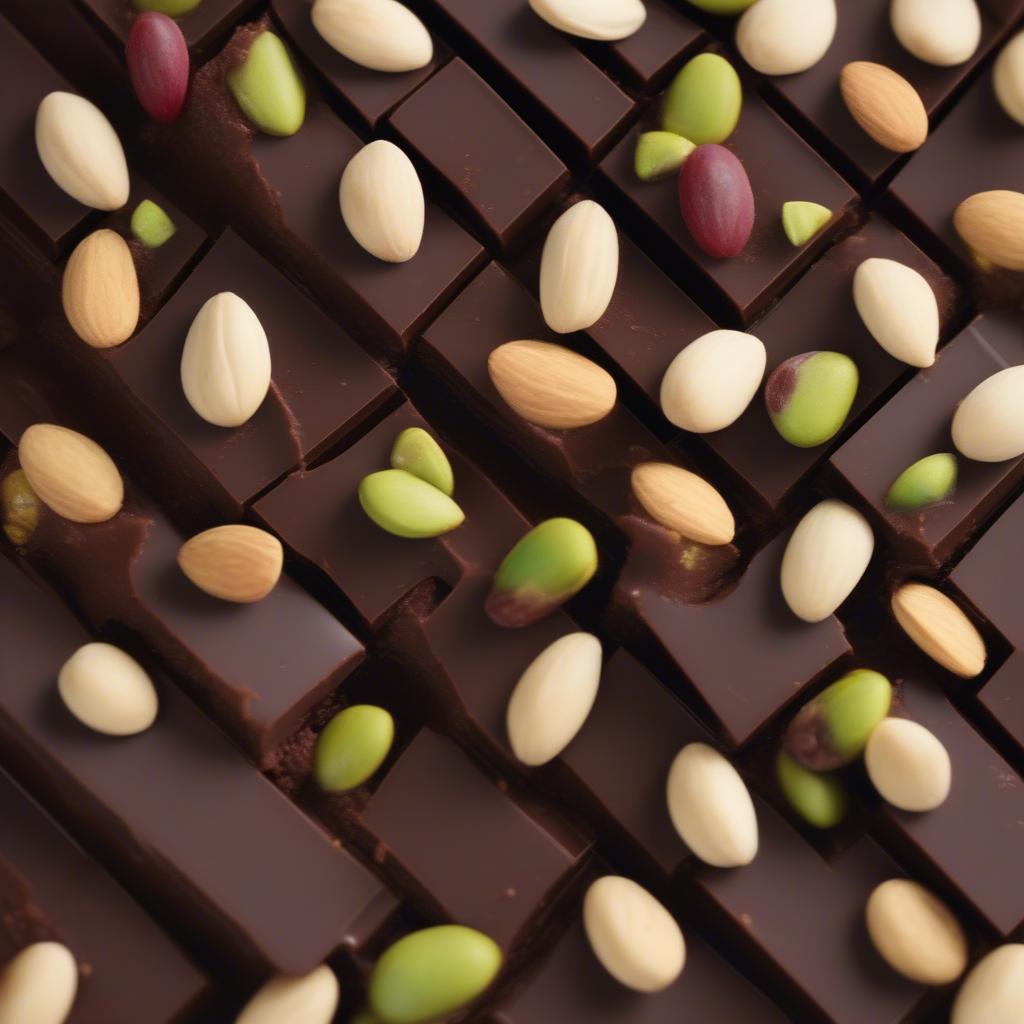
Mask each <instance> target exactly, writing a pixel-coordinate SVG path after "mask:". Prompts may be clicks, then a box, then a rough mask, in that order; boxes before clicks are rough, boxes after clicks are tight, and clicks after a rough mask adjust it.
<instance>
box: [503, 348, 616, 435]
mask: <svg viewBox="0 0 1024 1024" xmlns="http://www.w3.org/2000/svg"><path fill="white" fill-rule="evenodd" d="M487 371H488V373H489V374H490V376H491V382H492V383H493V384H494V386H495V388H496V389H497V391H498V394H500V395H501V397H502V398H503V399H504V400H505V401H506V402H507V403H508V405H509V406H511V408H512V409H513V410H514V411H515V412H516V413H518V414H519V415H520V416H522V418H523V419H524V420H527V421H528V422H530V423H533V424H536V425H537V426H538V427H547V428H549V429H553V430H566V429H570V428H573V427H586V426H589V425H590V424H591V423H597V422H598V420H602V419H604V418H605V416H607V415H608V414H609V413H610V412H611V411H612V409H613V408H614V407H615V399H616V394H617V389H616V387H615V380H614V378H613V377H612V375H611V374H610V373H608V371H607V370H605V369H603V368H602V367H600V366H598V365H597V363H595V362H592V361H591V360H589V359H587V358H586V356H581V355H580V354H579V353H578V352H573V351H572V350H571V349H568V348H565V347H563V346H562V345H553V344H551V343H550V342H547V341H509V342H506V343H505V344H504V345H499V346H498V347H497V348H496V349H495V350H494V351H493V352H491V354H490V356H489V357H488V359H487Z"/></svg>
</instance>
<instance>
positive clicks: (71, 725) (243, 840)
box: [0, 558, 381, 973]
mask: <svg viewBox="0 0 1024 1024" xmlns="http://www.w3.org/2000/svg"><path fill="white" fill-rule="evenodd" d="M0 582H2V587H0V601H2V604H3V615H2V616H0V623H2V627H0V628H2V629H3V634H4V636H3V648H4V649H5V650H6V651H8V652H17V653H16V656H15V657H14V658H13V659H12V660H11V662H10V663H9V665H8V668H7V670H6V671H5V673H4V675H3V677H2V680H0V710H2V714H0V729H2V731H3V734H4V747H5V750H7V751H8V754H9V757H10V758H11V759H12V764H16V765H17V767H18V771H19V772H20V773H22V774H23V775H24V777H25V778H26V780H30V781H31V782H32V784H33V786H34V787H35V788H36V789H37V791H38V792H39V794H40V796H42V797H45V798H46V799H47V800H48V801H49V802H50V806H52V807H54V808H55V809H59V811H60V813H61V814H62V815H63V816H64V820H68V821H70V822H72V823H73V824H74V826H75V828H76V829H77V830H79V831H80V833H81V834H82V835H85V836H88V837H89V839H90V843H91V844H92V845H94V846H95V847H97V848H99V849H101V850H102V851H103V853H104V855H105V856H107V857H109V858H110V861H111V863H112V864H114V865H116V866H117V868H118V870H119V872H121V873H122V875H121V877H123V878H124V880H125V882H126V883H128V884H129V885H130V886H131V887H132V888H133V889H137V890H138V891H140V893H144V894H146V896H147V899H149V900H152V901H153V904H154V906H155V907H156V908H157V909H158V910H159V911H160V913H161V915H162V916H165V917H167V918H168V919H169V920H171V921H173V922H174V924H175V930H176V932H177V934H179V935H180V936H181V937H182V938H183V939H184V940H186V941H187V942H191V943H195V944H196V945H197V947H198V948H199V949H200V950H201V951H202V952H203V954H204V955H206V956H209V955H213V956H215V957H216V958H217V959H219V960H221V961H222V962H223V963H225V964H227V965H232V964H233V965H237V966H244V967H247V968H255V969H265V967H266V966H271V967H273V968H274V969H276V970H279V971H284V972H286V973H303V972H306V971H309V970H311V969H312V968H313V967H315V966H316V965H317V964H319V963H320V962H322V961H323V959H324V958H325V957H326V956H328V955H329V954H330V953H331V952H333V951H334V950H336V949H337V948H338V947H339V946H341V945H342V944H343V943H347V942H351V943H352V944H353V945H357V944H359V943H361V942H362V941H363V940H365V939H366V938H367V937H368V936H367V935H365V934H364V932H363V930H364V929H365V928H366V923H365V921H361V917H362V915H364V913H367V912H369V911H372V912H373V913H374V915H376V914H379V908H378V907H376V906H375V901H377V900H378V899H379V897H380V893H381V885H380V883H379V882H377V881H376V880H375V879H374V878H373V876H372V875H371V874H370V873H369V872H368V871H367V870H366V869H365V868H363V867H362V866H361V865H360V864H359V863H358V862H356V861H355V860H354V859H353V858H352V857H351V856H350V855H349V854H347V853H346V852H345V851H344V850H342V849H340V848H339V847H338V846H336V845H335V844H334V843H332V842H331V841H330V840H329V839H328V838H327V837H326V836H325V835H324V834H323V833H322V832H321V831H320V829H319V828H318V827H317V826H316V825H314V824H312V823H311V822H310V821H309V820H308V819H307V818H306V817H305V816H304V815H303V814H302V812H301V811H299V810H298V809H297V808H296V807H294V806H293V805H292V804H291V803H290V802H289V801H288V800H287V799H286V798H285V797H284V796H283V795H282V794H281V793H279V792H278V791H277V790H276V789H274V787H273V786H271V785H270V783H268V782H267V781H266V780H264V779H263V778H262V777H261V776H260V775H259V773H258V772H257V771H256V770H255V769H254V768H253V767H252V766H251V765H249V764H248V763H247V762H246V761H245V759H244V758H243V757H242V756H241V755H240V754H239V753H238V752H237V751H236V750H235V748H234V747H233V746H232V745H231V744H230V743H229V742H228V741H227V740H226V739H225V738H224V736H223V734H222V733H221V732H220V731H219V730H217V729H216V728H215V727H214V726H213V725H212V724H211V723H210V722H208V721H207V720H206V719H205V718H204V717H203V716H202V715H201V714H200V713H199V712H198V711H197V710H196V709H195V707H194V706H193V705H192V704H191V703H190V702H189V701H188V700H187V699H185V698H184V697H183V696H182V695H181V694H180V692H179V691H178V690H177V688H176V686H175V685H173V684H171V683H170V682H168V681H167V680H166V679H165V678H163V677H161V676H155V680H156V684H157V688H158V692H159V695H160V714H159V717H158V719H157V722H156V724H155V725H154V726H152V727H151V728H150V729H149V730H147V731H146V732H145V733H142V734H140V735H138V736H134V737H131V738H129V739H119V740H112V739H111V738H109V737H106V736H102V735H100V734H98V733H95V732H93V731H92V730H90V729H88V728H86V727H85V726H83V725H82V724H81V723H79V722H78V721H76V720H75V719H74V718H73V717H72V716H71V715H70V714H69V713H68V711H67V709H66V708H64V707H63V706H62V705H61V703H60V701H59V699H58V697H57V695H56V690H55V683H54V681H55V679H56V677H57V673H58V671H59V670H60V667H61V665H62V664H63V663H64V661H65V660H66V659H67V658H68V657H69V656H70V654H71V653H73V652H74V651H75V650H76V649H77V648H78V647H79V646H80V645H81V644H83V643H86V642H88V641H89V640H90V639H91V637H89V636H88V635H87V634H86V633H85V632H84V631H83V630H82V629H81V627H80V626H78V625H77V623H75V622H74V620H72V619H71V617H70V616H69V615H68V614H67V612H65V611H64V610H63V609H61V608H59V606H58V605H57V604H56V603H55V602H54V601H53V600H52V599H51V598H50V596H49V595H47V594H45V593H44V592H43V591H42V590H41V589H40V588H38V587H37V586H36V585H35V584H34V583H32V582H31V581H30V580H29V579H28V578H27V577H25V576H24V575H23V574H22V573H20V572H19V571H18V570H17V569H16V568H15V567H14V565H13V564H12V563H11V562H10V561H9V560H7V559H6V558H0ZM282 635H283V634H282ZM297 908H302V912H301V913H296V910H297Z"/></svg>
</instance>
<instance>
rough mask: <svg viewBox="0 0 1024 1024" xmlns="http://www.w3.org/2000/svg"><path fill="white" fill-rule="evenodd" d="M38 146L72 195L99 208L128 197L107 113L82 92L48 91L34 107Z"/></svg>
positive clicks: (51, 171) (125, 176)
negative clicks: (35, 107) (36, 108)
mask: <svg viewBox="0 0 1024 1024" xmlns="http://www.w3.org/2000/svg"><path fill="white" fill-rule="evenodd" d="M36 149H37V150H38V151H39V159H40V160H41V161H42V162H43V166H44V167H45V168H46V172H47V173H48V174H49V175H50V177H51V178H53V180H54V181H55V182H56V183H57V185H59V186H60V188H62V189H63V190H64V191H65V192H67V194H68V195H69V196H71V198H72V199H77V200H78V201H79V202H80V203H83V204H84V205H85V206H91V207H93V208H94V209H97V210H119V209H120V208H121V207H122V206H124V204H125V203H127V202H128V192H129V186H128V163H127V161H126V160H125V157H124V149H122V147H121V140H120V139H119V138H118V137H117V132H115V131H114V128H113V126H112V125H111V123H110V122H109V121H108V120H107V118H106V115H105V114H104V113H103V111H102V110H100V109H99V107H97V106H96V105H95V104H94V103H90V102H89V101H88V100H87V99H86V98H85V97H84V96H77V95H75V94H74V93H70V92H51V93H49V94H48V95H47V96H45V97H43V100H42V102H41V103H40V104H39V109H38V110H37V111H36Z"/></svg>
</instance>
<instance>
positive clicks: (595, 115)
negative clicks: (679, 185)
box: [427, 0, 633, 164]
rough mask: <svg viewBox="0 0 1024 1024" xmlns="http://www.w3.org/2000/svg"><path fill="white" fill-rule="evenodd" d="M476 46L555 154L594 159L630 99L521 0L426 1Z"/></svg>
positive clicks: (605, 145)
mask: <svg viewBox="0 0 1024 1024" xmlns="http://www.w3.org/2000/svg"><path fill="white" fill-rule="evenodd" d="M427 2H428V6H429V7H430V8H431V9H433V10H435V11H436V12H437V13H438V14H440V15H442V16H443V19H444V21H445V23H446V24H447V25H449V26H450V27H451V28H452V29H453V30H454V34H455V35H458V36H459V37H460V38H461V39H462V40H463V41H465V42H466V43H468V45H469V47H470V48H471V49H472V50H473V51H474V52H475V54H476V55H477V56H478V58H479V60H478V61H474V63H476V64H478V65H479V66H480V67H481V68H482V69H485V70H486V72H487V73H488V78H489V80H490V81H492V82H493V84H494V85H495V87H496V88H497V89H498V91H499V92H501V93H502V95H503V96H505V97H506V99H508V100H509V102H510V103H511V104H512V105H513V106H514V107H515V108H516V109H517V110H518V111H519V112H520V113H521V114H523V115H524V116H525V117H526V119H527V121H528V122H529V123H530V124H531V125H532V126H533V127H534V128H536V129H537V131H539V132H540V134H541V136H542V137H543V138H544V139H545V140H546V141H547V143H548V144H549V145H550V146H552V147H553V148H554V149H555V152H556V153H558V155H559V156H564V157H566V158H572V159H574V160H576V161H579V160H581V159H582V160H584V161H585V162H586V163H588V164H592V163H593V162H594V161H595V160H597V159H598V158H599V157H600V155H601V154H602V153H603V152H604V151H605V150H607V148H608V146H609V145H611V143H612V142H613V141H614V139H615V138H616V137H617V136H618V135H619V134H620V132H621V131H622V128H623V126H624V124H625V121H626V119H627V118H628V116H629V114H630V112H631V111H632V109H633V101H632V99H630V97H629V96H627V95H626V93H624V92H623V91H622V90H621V89H619V88H618V86H616V85H615V84H614V83H613V82H612V80H611V79H610V78H608V77H607V76H606V75H605V74H604V73H603V72H602V71H600V70H599V69H598V68H597V67H596V66H595V65H593V64H592V63H591V62H590V61H589V60H587V58H586V57H584V56H583V54H581V53H580V52H579V50H577V49H576V47H575V46H574V45H573V43H572V41H571V40H570V39H569V38H567V37H566V36H564V35H562V33H560V32H558V30H557V29H554V28H552V27H551V26H550V25H548V24H546V23H545V22H544V21H542V20H541V19H540V18H538V17H537V15H536V14H534V13H533V11H532V10H530V8H529V6H527V5H526V4H523V3H520V2H519V0H488V2H487V3H480V2H479V0H427Z"/></svg>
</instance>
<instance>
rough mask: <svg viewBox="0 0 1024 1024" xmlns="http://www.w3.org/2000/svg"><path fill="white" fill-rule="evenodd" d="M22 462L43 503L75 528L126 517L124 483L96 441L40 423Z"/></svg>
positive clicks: (26, 440)
mask: <svg viewBox="0 0 1024 1024" xmlns="http://www.w3.org/2000/svg"><path fill="white" fill-rule="evenodd" d="M18 459H19V461H20V462H21V468H22V469H23V470H24V471H25V476H27V477H28V482H29V484H31V486H32V490H33V491H35V492H36V495H37V496H38V497H39V500H40V501H42V502H43V504H44V505H46V506H47V507H48V508H50V509H52V510H53V511H54V512H56V513H57V515H59V516H63V517H64V518H65V519H70V520H71V522H73V523H104V522H106V521H107V520H108V519H113V518H114V516H116V515H117V513H118V512H120V511H121V505H122V504H123V502H124V481H123V480H122V479H121V474H120V473H119V472H118V470H117V466H115V465H114V461H113V459H111V457H110V456H109V455H108V454H107V453H106V452H105V451H104V450H103V449H102V448H101V447H100V446H99V445H98V444H97V443H96V442H95V441H93V440H91V439H90V438H88V437H86V436H85V435H84V434H79V433H77V432H76V431H74V430H69V429H68V428H67V427H59V426H57V425H56V424H53V423H34V424H33V425H32V426H31V427H29V428H28V429H27V430H26V431H25V433H24V434H22V435H21V441H19V443H18Z"/></svg>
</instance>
